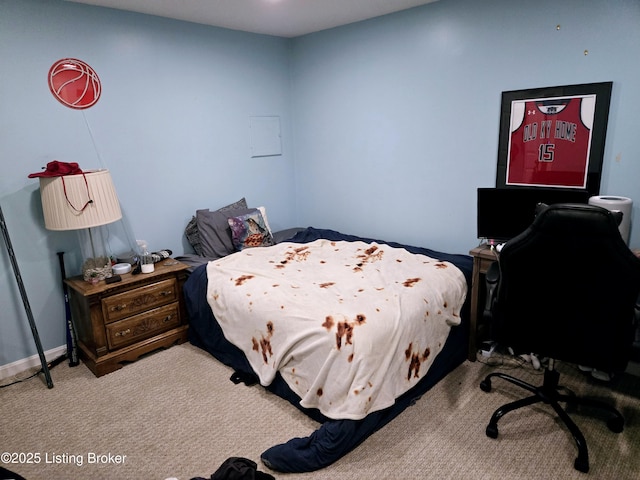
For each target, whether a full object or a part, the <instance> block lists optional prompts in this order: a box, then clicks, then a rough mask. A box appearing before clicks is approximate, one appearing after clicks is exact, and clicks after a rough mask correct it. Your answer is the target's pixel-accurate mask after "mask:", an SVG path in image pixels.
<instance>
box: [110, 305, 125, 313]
mask: <svg viewBox="0 0 640 480" xmlns="http://www.w3.org/2000/svg"><path fill="white" fill-rule="evenodd" d="M125 308H127V304H126V303H125V304H124V305H116V306H114V307H113V308H112V309H111V310H115V311H116V312H119V311H120V310H124V309H125Z"/></svg>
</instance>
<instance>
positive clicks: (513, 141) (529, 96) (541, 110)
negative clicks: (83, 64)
mask: <svg viewBox="0 0 640 480" xmlns="http://www.w3.org/2000/svg"><path fill="white" fill-rule="evenodd" d="M612 87H613V82H601V83H585V84H579V85H565V86H558V87H545V88H532V89H527V90H512V91H505V92H502V104H501V110H500V134H499V143H498V169H497V173H496V187H498V188H519V187H527V188H532V187H534V188H535V187H543V188H565V189H566V188H570V189H586V190H587V191H588V192H589V193H590V194H591V195H598V194H599V193H600V180H601V175H602V163H603V156H604V146H605V140H606V134H607V124H608V119H609V107H610V103H611V90H612ZM528 107H531V108H528ZM576 109H577V110H576ZM563 111H564V113H563V114H562V115H561V112H563ZM572 114H573V115H572ZM576 114H577V115H579V117H576ZM534 117H535V118H534ZM572 118H573V119H574V120H575V119H576V118H577V120H576V121H575V122H571V119H572ZM565 119H568V120H565ZM534 120H535V121H534ZM515 127H517V128H515ZM554 161H555V162H556V163H555V164H553V162H554Z"/></svg>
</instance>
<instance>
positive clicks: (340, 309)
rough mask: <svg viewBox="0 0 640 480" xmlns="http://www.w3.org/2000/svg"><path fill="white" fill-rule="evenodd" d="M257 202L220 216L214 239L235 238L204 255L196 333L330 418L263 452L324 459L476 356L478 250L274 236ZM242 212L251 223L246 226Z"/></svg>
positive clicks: (245, 371) (301, 468)
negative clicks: (469, 298)
mask: <svg viewBox="0 0 640 480" xmlns="http://www.w3.org/2000/svg"><path fill="white" fill-rule="evenodd" d="M244 207H246V205H245V206H244ZM244 207H243V208H244ZM199 212H201V211H199ZM258 212H260V213H258ZM258 212H256V211H255V209H253V211H251V212H250V213H249V214H246V213H245V214H244V215H241V216H236V217H234V218H232V219H230V220H228V224H229V226H230V228H231V231H229V230H228V231H227V232H226V233H225V232H224V231H223V229H221V228H217V233H216V235H217V237H216V240H215V241H216V242H217V241H218V240H219V239H220V238H221V237H225V236H229V237H230V238H231V239H232V240H231V243H233V244H234V246H233V247H231V246H228V248H227V251H226V252H225V253H224V255H218V253H217V252H213V251H212V250H211V249H209V251H210V255H209V256H206V255H205V257H204V258H205V260H204V261H202V264H201V265H199V266H196V264H194V269H193V271H192V273H191V275H190V277H189V279H188V280H187V282H186V284H185V287H184V294H185V300H186V304H187V311H188V313H189V319H190V328H189V339H190V341H191V343H192V344H194V345H196V346H198V347H200V348H202V349H204V350H206V351H207V352H209V353H210V354H212V355H213V356H214V357H215V358H216V359H218V360H219V361H221V362H222V363H224V364H225V365H227V366H229V367H231V368H232V369H233V370H234V374H233V375H232V380H233V381H235V382H236V383H238V382H240V381H243V382H245V383H246V384H253V383H260V384H261V385H262V386H263V387H264V388H266V389H267V390H269V391H271V392H273V393H275V394H277V395H279V396H280V397H282V398H284V399H286V400H288V401H289V402H290V403H292V404H293V405H294V406H296V407H297V408H298V409H300V410H301V411H302V412H304V413H305V414H307V415H308V416H309V417H311V418H313V419H314V420H316V421H317V422H319V423H320V426H319V428H318V429H317V430H316V431H315V432H313V433H312V434H311V435H310V436H309V437H307V438H292V439H291V440H289V441H288V442H286V443H284V444H280V445H275V446H273V447H271V448H269V449H268V450H266V451H265V452H263V454H262V456H261V460H262V461H263V463H264V464H265V465H267V466H268V467H269V468H271V469H273V470H277V471H281V472H307V471H313V470H318V469H320V468H323V467H326V466H328V465H330V464H331V463H333V462H335V461H336V460H338V459H339V458H341V457H342V456H344V455H345V454H346V453H348V452H349V451H351V450H352V449H353V448H355V447H356V446H357V445H358V444H360V443H361V442H363V441H364V440H365V439H366V438H367V437H368V436H370V435H371V434H373V433H374V432H375V431H377V430H378V429H380V428H381V427H383V426H384V425H385V424H386V423H388V422H389V421H391V420H392V419H393V418H395V417H396V416H397V415H399V414H400V413H401V412H402V411H403V410H404V409H405V408H407V407H408V406H410V405H411V404H412V403H414V402H415V401H416V400H417V399H418V398H419V397H420V396H421V395H423V394H424V393H425V392H426V391H427V390H429V389H430V388H431V387H432V386H434V385H435V384H436V383H438V382H439V381H440V380H441V379H442V378H444V377H445V376H446V375H447V374H448V373H449V372H451V371H452V370H453V369H454V368H456V367H457V366H458V365H460V364H461V363H462V362H463V361H464V360H465V359H466V355H467V345H468V316H469V308H468V302H466V293H467V289H468V287H469V286H470V284H471V271H472V259H471V257H468V256H466V255H452V254H446V253H441V252H436V251H433V250H429V249H425V248H419V247H412V246H407V245H400V244H397V243H391V242H385V241H379V240H372V239H366V238H361V237H357V236H353V235H346V234H343V233H340V232H337V231H334V230H320V229H315V228H311V227H309V228H307V229H297V233H295V235H293V236H292V237H291V238H284V239H283V236H282V234H280V239H279V240H283V241H274V238H273V237H274V235H272V234H271V232H270V229H269V228H268V221H267V220H266V212H265V211H264V209H262V210H261V211H258ZM209 213H211V212H209ZM236 213H238V212H237V211H236ZM263 214H264V215H263ZM230 215H234V213H231V212H230V211H226V213H224V214H222V215H221V218H220V220H221V219H222V217H225V218H227V217H229V216H230ZM247 215H250V216H252V217H253V220H251V221H249V222H247V221H246V220H247V219H246V216H247ZM227 219H228V218H227ZM238 219H241V220H242V222H244V223H245V224H246V225H247V226H248V228H247V229H248V230H250V232H248V233H249V234H248V235H247V234H246V233H247V232H245V235H238V232H236V231H235V230H236V227H237V225H236V223H237V221H238ZM210 220H211V217H210V216H209V218H207V221H210ZM202 221H203V222H202V223H204V217H203V218H202ZM202 223H201V224H200V225H199V226H202ZM223 223H224V222H221V224H223ZM219 226H220V225H219ZM205 229H206V227H205ZM203 232H204V237H205V238H203V239H201V240H203V242H204V243H205V244H206V243H207V242H208V240H207V238H206V237H207V236H209V235H208V234H207V233H206V231H205V230H203ZM293 232H294V231H291V232H288V233H289V234H293ZM265 235H266V237H265ZM275 236H276V237H277V236H278V235H275ZM209 237H212V235H210V236H209ZM247 238H249V240H250V242H251V243H250V244H249V243H247ZM265 238H266V241H265ZM224 242H227V243H228V240H227V239H226V238H225V239H224ZM238 242H240V243H238ZM242 242H244V243H242ZM254 245H255V246H259V247H258V248H249V247H251V246H254ZM232 248H233V249H235V250H236V251H235V253H231V249H232ZM206 250H207V248H206V247H205V251H206ZM211 256H213V257H215V258H216V259H215V260H213V261H208V260H210V259H211Z"/></svg>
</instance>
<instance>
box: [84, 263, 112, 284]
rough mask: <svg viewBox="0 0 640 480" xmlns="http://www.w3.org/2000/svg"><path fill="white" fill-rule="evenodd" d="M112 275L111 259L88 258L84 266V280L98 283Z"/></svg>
mask: <svg viewBox="0 0 640 480" xmlns="http://www.w3.org/2000/svg"><path fill="white" fill-rule="evenodd" d="M112 275H113V273H112V269H111V260H110V259H109V257H96V258H87V259H86V260H85V261H84V263H83V264H82V278H84V279H85V281H87V282H90V283H97V282H99V281H100V280H104V279H105V278H109V277H111V276H112Z"/></svg>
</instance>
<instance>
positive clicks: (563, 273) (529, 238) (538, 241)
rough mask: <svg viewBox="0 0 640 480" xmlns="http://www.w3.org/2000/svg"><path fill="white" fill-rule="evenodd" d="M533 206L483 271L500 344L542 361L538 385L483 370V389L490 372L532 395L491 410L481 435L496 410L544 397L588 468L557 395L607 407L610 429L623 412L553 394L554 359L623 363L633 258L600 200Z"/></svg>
mask: <svg viewBox="0 0 640 480" xmlns="http://www.w3.org/2000/svg"><path fill="white" fill-rule="evenodd" d="M539 210H540V211H539V212H538V213H537V215H536V217H535V219H534V221H533V223H532V224H531V226H530V227H529V228H527V230H525V231H524V232H523V233H521V234H520V235H518V236H517V237H515V238H513V239H512V240H510V241H508V242H507V243H506V244H505V245H504V247H503V248H502V250H501V252H500V257H499V261H498V262H496V263H495V264H494V265H492V267H491V268H490V269H489V272H488V273H487V285H488V287H487V288H488V295H490V299H489V311H488V312H485V314H487V316H489V317H490V318H491V321H492V330H493V332H494V337H495V338H494V340H497V341H498V343H499V344H500V345H502V346H504V347H510V348H511V349H513V350H514V351H515V352H516V354H517V353H527V354H529V353H531V352H535V353H536V354H538V356H539V357H546V358H549V359H551V360H550V361H549V366H548V367H547V368H546V369H545V372H544V381H543V385H542V386H540V387H535V386H533V385H530V384H529V383H526V382H524V381H522V380H519V379H518V378H515V377H512V376H510V375H506V374H503V373H491V374H489V375H488V376H487V377H486V378H485V379H484V380H483V381H482V382H481V384H480V388H481V389H482V390H483V391H485V392H489V391H490V390H491V379H492V378H493V377H499V378H502V379H504V380H507V381H509V382H511V383H513V384H515V385H518V386H519V387H522V388H523V389H525V390H528V391H529V392H531V393H532V394H533V395H532V396H529V397H527V398H523V399H520V400H517V401H514V402H511V403H508V404H506V405H503V406H502V407H500V408H498V409H497V410H496V411H495V413H494V414H493V416H492V417H491V420H490V421H489V424H488V426H487V428H486V434H487V436H489V437H491V438H497V436H498V420H500V418H502V417H503V416H504V415H505V414H506V413H508V412H511V411H513V410H516V409H518V408H521V407H525V406H528V405H532V404H534V403H538V402H544V403H546V404H549V405H550V406H551V407H552V408H553V409H554V410H555V412H556V413H557V415H558V416H559V417H560V419H561V420H562V421H563V422H564V424H565V425H566V426H567V428H568V429H569V430H570V432H571V434H572V435H573V438H574V439H575V442H576V444H577V447H578V456H577V458H576V460H575V463H574V466H575V468H576V469H577V470H579V471H582V472H588V470H589V456H588V451H587V444H586V442H585V439H584V436H583V435H582V433H581V432H580V429H579V428H578V427H577V426H576V424H575V423H574V422H573V421H572V420H571V418H570V417H569V415H568V414H567V413H566V411H565V410H564V409H563V408H562V407H561V406H560V405H559V403H560V402H562V403H565V402H566V403H567V404H579V405H585V406H589V407H596V408H601V409H604V410H605V411H606V412H609V413H610V414H611V418H610V420H608V421H607V426H608V427H609V429H610V430H612V431H613V432H616V433H619V432H621V431H622V430H623V428H624V418H623V417H622V415H621V414H620V413H619V412H618V411H617V410H616V409H615V408H613V407H612V406H610V405H607V404H606V403H604V402H600V401H596V400H594V399H587V398H579V397H577V396H574V395H566V394H561V393H560V391H559V377H560V374H559V373H558V372H557V371H556V370H555V369H554V362H555V361H556V360H561V361H566V362H569V363H575V364H578V365H585V366H589V367H593V368H595V369H598V370H601V371H603V372H622V371H623V370H624V369H625V368H626V365H627V362H628V359H629V356H630V354H631V348H632V343H633V340H634V328H635V327H634V318H636V317H637V313H638V309H637V303H638V294H639V292H640V260H639V259H638V258H636V256H635V255H634V254H633V253H632V252H631V251H630V250H629V248H628V247H627V245H626V244H625V243H624V241H623V240H622V237H621V236H620V232H619V230H618V223H619V221H616V218H615V217H614V214H612V212H610V211H608V210H606V209H604V208H601V207H598V206H592V205H582V204H557V205H551V206H546V205H543V206H541V207H540V208H539ZM494 287H495V288H494Z"/></svg>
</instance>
